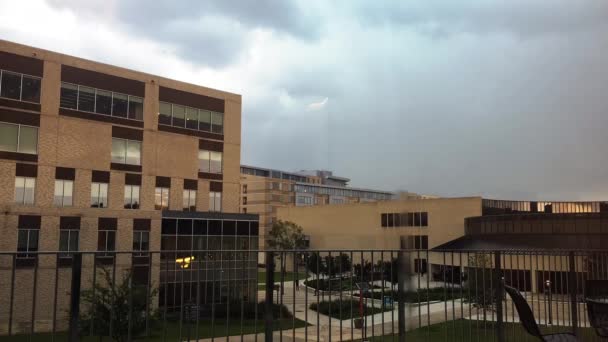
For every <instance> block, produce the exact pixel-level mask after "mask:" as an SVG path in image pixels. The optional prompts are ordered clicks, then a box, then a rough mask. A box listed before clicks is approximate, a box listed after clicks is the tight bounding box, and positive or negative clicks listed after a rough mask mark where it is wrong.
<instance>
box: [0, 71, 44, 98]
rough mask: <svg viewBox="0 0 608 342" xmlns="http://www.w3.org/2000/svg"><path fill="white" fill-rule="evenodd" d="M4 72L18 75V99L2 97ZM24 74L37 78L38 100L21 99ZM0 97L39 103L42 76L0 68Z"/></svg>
mask: <svg viewBox="0 0 608 342" xmlns="http://www.w3.org/2000/svg"><path fill="white" fill-rule="evenodd" d="M5 72H7V73H10V74H16V75H19V78H20V81H19V82H20V83H19V84H20V87H19V99H18V100H17V99H13V98H10V97H4V96H2V79H3V78H4V73H5ZM24 76H27V77H30V78H34V79H37V80H39V81H40V95H39V96H38V102H33V101H26V100H23V77H24ZM0 98H3V99H9V100H12V101H20V102H26V103H33V104H40V102H41V99H42V77H40V76H34V75H30V74H25V73H22V72H16V71H11V70H6V69H0Z"/></svg>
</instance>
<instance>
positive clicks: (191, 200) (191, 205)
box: [182, 189, 196, 211]
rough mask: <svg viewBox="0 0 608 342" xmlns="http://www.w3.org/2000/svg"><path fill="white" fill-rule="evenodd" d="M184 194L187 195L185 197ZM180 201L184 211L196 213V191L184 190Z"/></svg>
mask: <svg viewBox="0 0 608 342" xmlns="http://www.w3.org/2000/svg"><path fill="white" fill-rule="evenodd" d="M186 194H187V195H188V196H187V197H186ZM192 195H194V196H192ZM182 200H183V203H182V208H183V209H184V211H196V190H194V189H184V191H183V193H182ZM186 202H187V203H186ZM186 204H187V205H186Z"/></svg>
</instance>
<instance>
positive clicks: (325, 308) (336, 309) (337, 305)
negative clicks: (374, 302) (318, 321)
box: [309, 299, 388, 320]
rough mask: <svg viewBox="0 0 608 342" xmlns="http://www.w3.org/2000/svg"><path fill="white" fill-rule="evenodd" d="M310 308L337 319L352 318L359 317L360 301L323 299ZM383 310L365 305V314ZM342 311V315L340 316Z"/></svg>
mask: <svg viewBox="0 0 608 342" xmlns="http://www.w3.org/2000/svg"><path fill="white" fill-rule="evenodd" d="M309 309H310V310H314V311H317V312H319V313H321V314H323V315H327V316H331V317H333V318H337V319H341V320H343V319H350V318H356V317H359V316H360V315H359V301H357V300H352V299H351V300H342V301H340V300H333V301H331V302H329V301H325V300H324V301H322V302H319V304H318V305H317V303H312V304H310V306H309ZM330 309H331V314H330ZM384 311H388V309H385V310H384ZM351 312H352V315H351ZM380 312H382V309H381V308H374V307H371V306H364V307H363V314H364V315H365V316H367V315H373V314H377V313H380ZM340 313H342V316H340Z"/></svg>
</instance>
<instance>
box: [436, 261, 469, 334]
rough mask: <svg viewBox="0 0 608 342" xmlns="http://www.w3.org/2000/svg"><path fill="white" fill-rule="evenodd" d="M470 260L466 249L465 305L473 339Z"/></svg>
mask: <svg viewBox="0 0 608 342" xmlns="http://www.w3.org/2000/svg"><path fill="white" fill-rule="evenodd" d="M470 260H471V255H470V252H469V251H467V269H466V271H467V282H468V284H467V298H468V299H469V300H468V301H467V306H468V307H469V340H470V341H472V340H473V322H472V319H471V317H472V314H473V312H472V310H471V302H472V299H471V274H469V273H471V272H472V268H471V267H470V266H471V265H469V262H470ZM427 263H428V261H427ZM475 282H477V275H476V278H475ZM478 320H479V317H477V319H476V321H478Z"/></svg>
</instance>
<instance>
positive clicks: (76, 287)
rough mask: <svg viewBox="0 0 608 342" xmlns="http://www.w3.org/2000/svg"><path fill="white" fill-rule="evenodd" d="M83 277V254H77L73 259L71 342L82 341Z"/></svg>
mask: <svg viewBox="0 0 608 342" xmlns="http://www.w3.org/2000/svg"><path fill="white" fill-rule="evenodd" d="M81 276H82V254H80V253H75V254H74V255H73V257H72V280H71V286H70V289H71V291H70V292H71V293H70V328H69V333H70V335H69V341H70V342H76V341H79V340H80V336H79V329H78V324H79V318H80V317H79V316H80V284H81Z"/></svg>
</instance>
